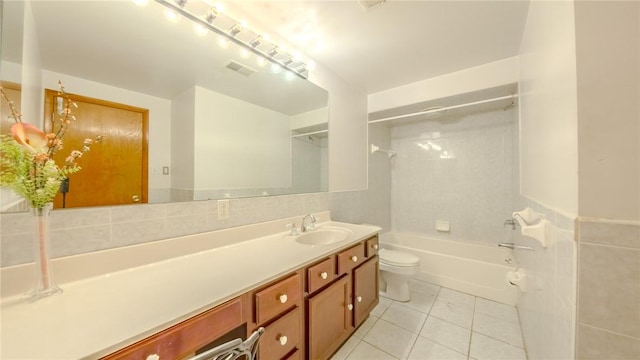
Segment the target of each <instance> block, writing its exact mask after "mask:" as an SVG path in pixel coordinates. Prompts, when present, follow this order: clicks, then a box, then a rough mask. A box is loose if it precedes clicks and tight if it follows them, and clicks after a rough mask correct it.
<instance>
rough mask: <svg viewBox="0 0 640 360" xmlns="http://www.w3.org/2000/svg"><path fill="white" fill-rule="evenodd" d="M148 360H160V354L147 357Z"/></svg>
mask: <svg viewBox="0 0 640 360" xmlns="http://www.w3.org/2000/svg"><path fill="white" fill-rule="evenodd" d="M147 360H160V356H158V354H151V355H149V356H147Z"/></svg>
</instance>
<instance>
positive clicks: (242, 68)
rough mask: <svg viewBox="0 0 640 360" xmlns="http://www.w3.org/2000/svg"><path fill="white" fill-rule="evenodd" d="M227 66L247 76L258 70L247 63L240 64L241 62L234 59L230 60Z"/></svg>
mask: <svg viewBox="0 0 640 360" xmlns="http://www.w3.org/2000/svg"><path fill="white" fill-rule="evenodd" d="M226 67H227V69H231V70H233V71H235V72H238V73H240V74H242V75H246V76H249V75H251V74H253V73H254V72H256V70H254V69H252V68H250V67H248V66H246V65H243V64H240V63H239V62H236V61H234V60H231V61H229V63H228V64H227V66H226Z"/></svg>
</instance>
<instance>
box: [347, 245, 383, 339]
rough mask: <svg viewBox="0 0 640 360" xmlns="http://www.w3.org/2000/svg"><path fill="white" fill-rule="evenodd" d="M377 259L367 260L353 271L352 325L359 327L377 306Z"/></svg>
mask: <svg viewBox="0 0 640 360" xmlns="http://www.w3.org/2000/svg"><path fill="white" fill-rule="evenodd" d="M378 294H379V292H378V257H377V256H375V257H373V258H371V259H369V260H368V261H367V262H365V263H364V264H362V266H360V267H358V268H356V269H355V270H354V271H353V302H354V305H355V309H354V317H353V324H354V326H356V327H357V326H358V325H360V324H361V323H362V322H363V321H364V319H366V318H367V315H369V313H370V312H371V310H373V308H374V307H375V306H376V305H378V296H379V295H378Z"/></svg>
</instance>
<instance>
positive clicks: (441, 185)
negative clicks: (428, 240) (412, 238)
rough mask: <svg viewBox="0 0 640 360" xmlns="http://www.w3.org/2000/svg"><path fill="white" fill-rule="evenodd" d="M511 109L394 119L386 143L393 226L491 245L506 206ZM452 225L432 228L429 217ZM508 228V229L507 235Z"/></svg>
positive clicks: (499, 236)
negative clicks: (414, 120) (389, 147)
mask: <svg viewBox="0 0 640 360" xmlns="http://www.w3.org/2000/svg"><path fill="white" fill-rule="evenodd" d="M516 119H517V113H516V110H515V109H513V108H512V109H508V110H506V111H505V110H503V109H497V110H492V111H484V112H475V111H474V113H470V114H465V113H463V114H455V115H446V116H445V117H443V118H441V119H438V120H435V121H421V122H417V123H408V124H401V125H396V126H394V127H393V128H392V129H391V145H392V148H393V149H394V150H395V151H397V152H398V155H397V156H396V157H395V158H394V159H393V162H392V168H393V170H392V179H391V183H392V184H391V199H392V200H391V214H392V227H393V229H394V231H401V232H412V233H420V234H424V235H427V236H430V237H434V238H440V239H449V238H450V239H454V240H461V241H473V242H482V243H489V244H492V245H494V244H496V243H498V242H501V241H503V240H504V236H505V232H504V229H503V226H502V224H503V222H504V220H505V219H507V218H510V215H511V212H512V211H513V210H512V207H511V203H512V172H513V164H512V163H513V156H512V154H513V151H514V150H513V149H514V147H517V138H514V131H513V128H514V126H515V123H516ZM436 220H444V221H448V222H449V223H450V226H451V231H450V232H437V231H436V230H435V221H436ZM507 235H508V234H507Z"/></svg>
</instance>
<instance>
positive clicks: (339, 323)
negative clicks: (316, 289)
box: [307, 276, 353, 359]
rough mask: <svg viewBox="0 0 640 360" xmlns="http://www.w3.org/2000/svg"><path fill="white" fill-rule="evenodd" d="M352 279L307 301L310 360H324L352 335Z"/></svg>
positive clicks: (345, 278)
mask: <svg viewBox="0 0 640 360" xmlns="http://www.w3.org/2000/svg"><path fill="white" fill-rule="evenodd" d="M350 279H351V277H350V276H344V277H342V278H341V279H340V280H338V281H336V282H335V283H334V284H333V285H331V286H329V287H328V288H327V289H325V290H323V291H321V292H320V293H318V294H317V295H315V296H313V297H311V298H310V299H309V300H308V304H307V311H308V314H309V315H308V320H307V321H308V324H307V325H308V329H309V332H308V334H307V335H308V339H309V341H308V343H307V347H308V353H309V359H327V358H329V356H331V354H333V353H334V352H335V351H336V350H337V349H338V348H339V347H340V345H341V344H342V343H343V342H344V341H345V340H346V339H347V338H348V337H349V335H350V334H351V332H352V331H353V323H352V314H353V313H352V309H353V304H352V303H351V281H350Z"/></svg>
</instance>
